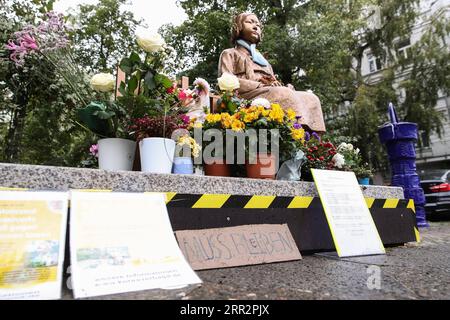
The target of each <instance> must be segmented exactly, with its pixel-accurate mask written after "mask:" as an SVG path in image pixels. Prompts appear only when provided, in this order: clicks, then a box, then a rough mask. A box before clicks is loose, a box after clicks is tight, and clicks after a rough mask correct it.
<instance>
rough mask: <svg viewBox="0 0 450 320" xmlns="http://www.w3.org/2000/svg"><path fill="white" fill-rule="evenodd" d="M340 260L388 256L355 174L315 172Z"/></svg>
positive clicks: (313, 170) (314, 170)
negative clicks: (378, 255)
mask: <svg viewBox="0 0 450 320" xmlns="http://www.w3.org/2000/svg"><path fill="white" fill-rule="evenodd" d="M311 172H312V174H313V177H314V181H315V183H316V186H317V190H318V192H319V196H320V200H321V201H322V205H323V208H324V211H325V215H326V217H327V221H328V225H329V226H330V230H331V235H332V237H333V241H334V244H335V247H336V251H337V253H338V255H339V257H352V256H363V255H375V254H385V253H386V252H385V250H384V246H383V243H382V241H381V238H380V235H379V234H378V230H377V228H376V226H375V223H374V221H373V219H372V215H371V214H370V211H369V209H368V208H367V203H366V201H365V199H364V195H363V193H362V191H361V188H360V186H359V184H358V181H357V179H356V176H355V174H354V173H353V172H343V171H328V170H316V169H312V170H311Z"/></svg>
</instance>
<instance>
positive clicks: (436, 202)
mask: <svg viewBox="0 0 450 320" xmlns="http://www.w3.org/2000/svg"><path fill="white" fill-rule="evenodd" d="M420 176H421V177H420V179H421V181H420V184H421V186H422V188H423V190H424V192H425V198H426V200H427V203H426V205H425V212H426V214H427V219H430V220H438V219H441V218H450V169H440V170H438V169H434V170H428V171H424V172H422V173H421V174H420Z"/></svg>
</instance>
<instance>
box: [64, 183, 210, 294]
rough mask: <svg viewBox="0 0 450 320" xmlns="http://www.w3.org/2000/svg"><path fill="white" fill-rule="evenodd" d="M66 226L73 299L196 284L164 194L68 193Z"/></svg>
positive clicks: (198, 281)
mask: <svg viewBox="0 0 450 320" xmlns="http://www.w3.org/2000/svg"><path fill="white" fill-rule="evenodd" d="M70 222H71V225H70V228H71V229H70V249H71V261H72V287H73V289H74V295H75V298H82V297H90V296H99V295H107V294H115V293H122V292H130V291H139V290H149V289H157V288H167V287H180V286H186V285H189V284H197V283H201V280H200V279H199V278H198V277H197V275H196V274H195V272H194V271H193V270H192V269H191V268H190V267H189V264H188V263H187V262H186V260H185V259H184V257H183V254H182V253H181V251H180V249H179V247H178V244H177V242H176V239H175V237H174V234H173V231H172V227H171V224H170V220H169V217H168V214H167V208H166V205H165V197H164V195H163V194H138V193H135V194H133V193H109V192H80V191H72V192H71V216H70Z"/></svg>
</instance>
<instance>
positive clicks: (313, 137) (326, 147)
mask: <svg viewBox="0 0 450 320" xmlns="http://www.w3.org/2000/svg"><path fill="white" fill-rule="evenodd" d="M301 150H302V151H303V153H304V155H305V161H304V163H303V165H302V168H301V179H302V180H303V181H313V177H312V174H311V169H322V170H336V169H342V168H343V166H344V164H345V159H344V156H343V155H341V154H339V153H338V152H337V149H336V147H335V146H334V144H333V143H331V142H330V141H323V140H322V139H321V138H320V136H319V135H318V134H317V133H315V132H313V133H312V134H310V133H306V135H305V143H304V144H303V145H302V147H301Z"/></svg>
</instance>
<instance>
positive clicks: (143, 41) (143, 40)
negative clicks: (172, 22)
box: [136, 33, 166, 53]
mask: <svg viewBox="0 0 450 320" xmlns="http://www.w3.org/2000/svg"><path fill="white" fill-rule="evenodd" d="M136 39H137V43H138V45H139V46H140V47H141V48H142V49H143V50H144V51H145V52H149V53H151V52H158V51H162V50H163V49H164V46H165V44H166V43H165V41H164V39H163V38H162V37H161V35H159V34H158V33H155V34H148V35H147V34H143V33H141V34H137V35H136Z"/></svg>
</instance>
